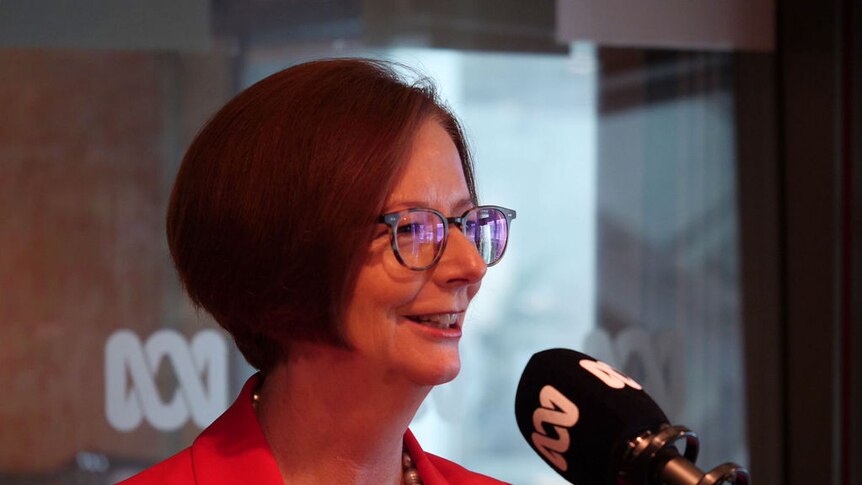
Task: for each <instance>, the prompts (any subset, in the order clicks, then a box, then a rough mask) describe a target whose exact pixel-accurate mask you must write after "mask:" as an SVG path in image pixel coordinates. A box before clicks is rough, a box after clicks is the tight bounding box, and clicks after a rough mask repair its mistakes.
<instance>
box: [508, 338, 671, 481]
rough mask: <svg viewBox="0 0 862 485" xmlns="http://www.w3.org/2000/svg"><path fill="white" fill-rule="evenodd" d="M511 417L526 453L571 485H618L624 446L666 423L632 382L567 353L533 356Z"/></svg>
mask: <svg viewBox="0 0 862 485" xmlns="http://www.w3.org/2000/svg"><path fill="white" fill-rule="evenodd" d="M515 417H516V418H517V421H518V428H519V429H520V430H521V434H523V435H524V438H525V439H526V440H527V442H528V443H529V444H530V446H532V447H533V449H535V450H536V452H537V453H538V454H539V455H540V456H541V457H542V458H543V459H544V460H545V461H546V462H547V463H548V464H549V465H551V467H552V468H554V469H555V470H557V472H558V473H560V475H562V476H563V478H565V479H566V480H568V481H569V482H571V483H574V484H577V485H603V484H607V485H616V483H617V471H618V469H619V466H620V459H621V458H622V456H623V454H624V452H625V447H626V446H627V443H628V441H629V440H631V439H634V438H635V437H637V436H638V435H640V434H641V433H643V432H644V431H652V432H656V431H658V430H659V429H660V427H661V426H662V425H664V424H667V423H668V420H667V417H665V415H664V413H663V412H662V411H661V409H660V408H659V407H658V405H657V404H656V403H655V402H654V401H653V400H652V398H650V397H649V395H647V393H646V392H644V391H643V389H642V388H641V386H640V385H639V384H638V383H637V382H635V381H634V380H633V379H631V378H629V377H627V376H625V375H624V374H622V373H620V372H619V371H617V370H615V369H613V368H612V367H610V366H609V365H607V364H605V363H603V362H599V361H597V360H596V359H594V358H592V357H590V356H588V355H586V354H582V353H580V352H576V351H574V350H569V349H551V350H545V351H542V352H539V353H536V354H534V355H533V357H532V358H531V359H530V361H529V362H528V363H527V367H526V368H525V369H524V373H523V375H521V381H520V383H519V384H518V391H517V394H516V397H515Z"/></svg>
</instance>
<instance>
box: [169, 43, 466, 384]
mask: <svg viewBox="0 0 862 485" xmlns="http://www.w3.org/2000/svg"><path fill="white" fill-rule="evenodd" d="M395 67H396V66H393V65H392V64H390V63H387V62H383V61H375V60H366V59H332V60H322V61H314V62H310V63H306V64H300V65H297V66H294V67H291V68H288V69H285V70H283V71H280V72H278V73H276V74H273V75H271V76H269V77H267V78H265V79H263V80H261V81H259V82H258V83H256V84H254V85H253V86H251V87H249V88H248V89H246V90H245V91H243V92H241V93H240V94H238V95H237V96H236V97H235V98H233V99H232V100H231V101H230V102H228V103H227V105H225V106H224V107H223V108H222V109H221V110H220V111H219V112H218V113H216V114H215V116H214V117H213V118H212V119H211V120H210V121H209V122H208V123H207V125H206V126H205V127H204V128H203V130H202V131H201V132H200V133H199V134H198V135H197V137H196V138H195V140H194V141H193V142H192V144H191V146H190V147H189V149H188V151H187V152H186V155H185V157H184V158H183V161H182V165H181V166H180V169H179V173H178V174H177V179H176V182H175V184H174V188H173V191H172V193H171V199H170V204H169V207H168V218H167V234H168V244H169V247H170V251H171V256H172V257H173V259H174V263H175V265H176V268H177V271H178V273H179V276H180V279H181V280H182V283H183V286H184V287H185V289H186V291H187V293H188V294H189V296H190V297H191V299H192V301H193V302H194V303H195V304H196V305H197V306H199V307H202V308H204V309H205V310H206V311H208V312H209V313H211V314H212V315H213V317H214V318H215V319H216V321H217V322H218V323H219V324H220V325H221V326H222V327H224V328H225V329H226V330H227V331H228V332H230V334H231V335H232V336H233V338H234V340H235V341H236V343H237V346H238V347H239V349H240V351H241V352H242V353H243V355H244V356H245V358H246V360H248V362H249V363H250V364H251V365H252V366H254V367H256V368H258V369H261V370H264V371H266V370H268V369H269V368H271V367H272V365H273V364H275V363H276V362H277V361H278V360H279V359H280V358H282V357H283V356H284V351H285V348H286V344H287V343H289V342H290V341H291V340H294V339H311V340H315V341H321V342H328V343H331V344H333V345H341V346H345V345H346V342H345V340H344V336H343V333H342V330H341V325H340V319H341V314H342V311H343V307H344V301H345V296H346V295H348V294H349V293H350V291H351V289H352V287H353V283H354V281H355V276H356V272H357V270H358V266H359V264H360V263H361V259H362V257H364V254H363V251H361V249H362V248H365V247H366V246H367V242H368V241H369V240H370V239H371V237H372V233H373V231H374V226H375V220H376V219H377V217H378V216H379V214H380V212H381V211H382V209H383V204H384V202H385V200H386V197H387V195H388V194H389V192H390V190H391V187H392V186H393V184H394V182H395V181H396V180H397V177H398V176H399V174H400V172H401V169H402V167H403V165H404V162H405V159H406V157H407V156H408V154H409V151H410V145H411V143H412V141H413V138H414V136H415V133H416V131H417V130H418V128H419V126H420V124H421V123H422V122H423V121H424V120H426V119H428V118H429V117H431V118H434V119H436V120H437V121H439V122H440V124H441V125H442V126H443V127H444V128H445V129H446V130H447V131H448V133H449V134H450V136H451V137H452V140H453V142H454V143H455V146H456V147H457V149H458V152H459V154H460V156H461V162H462V167H463V169H464V176H465V179H466V180H467V186H468V188H469V190H470V194H471V196H472V197H473V199H474V200H475V198H476V191H475V184H474V179H473V169H472V164H471V160H470V154H469V150H468V148H467V145H466V142H465V140H464V135H463V132H462V130H461V128H460V126H459V123H458V121H457V119H456V118H455V117H454V116H453V115H452V114H451V113H450V111H449V110H448V109H447V108H446V107H445V106H444V105H443V104H442V103H441V102H440V101H439V99H438V98H437V95H436V94H435V91H434V88H433V85H432V84H431V83H430V82H429V81H428V80H427V79H426V78H420V79H419V80H418V81H416V82H413V83H408V82H406V81H405V80H403V79H402V77H400V76H399V75H398V73H397V71H396V70H395Z"/></svg>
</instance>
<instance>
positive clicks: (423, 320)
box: [404, 313, 461, 329]
mask: <svg viewBox="0 0 862 485" xmlns="http://www.w3.org/2000/svg"><path fill="white" fill-rule="evenodd" d="M460 315H461V314H460V313H437V314H434V315H406V316H405V317H404V318H406V319H408V320H410V321H411V322H414V323H418V324H419V325H425V326H426V327H433V328H443V329H446V328H458V317H459V316H460Z"/></svg>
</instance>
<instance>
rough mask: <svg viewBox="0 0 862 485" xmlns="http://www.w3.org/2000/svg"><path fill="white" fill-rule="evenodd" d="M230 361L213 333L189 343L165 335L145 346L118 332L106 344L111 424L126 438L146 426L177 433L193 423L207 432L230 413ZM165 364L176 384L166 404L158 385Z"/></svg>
mask: <svg viewBox="0 0 862 485" xmlns="http://www.w3.org/2000/svg"><path fill="white" fill-rule="evenodd" d="M227 356H228V348H227V344H226V343H225V340H224V338H223V337H222V336H221V334H219V333H218V332H217V331H215V330H210V329H208V330H202V331H200V332H198V333H197V334H196V335H195V336H194V337H193V338H192V339H191V340H187V339H186V338H185V337H184V336H183V335H181V334H180V333H179V332H177V331H175V330H169V329H162V330H158V331H156V332H155V333H153V334H152V335H151V336H150V337H149V338H148V339H147V340H146V341H145V342H142V341H141V339H140V338H138V336H137V335H136V334H135V333H134V332H132V331H130V330H125V329H124V330H118V331H117V332H114V333H113V334H112V335H111V336H110V337H109V338H108V340H107V342H106V343H105V415H106V417H107V420H108V423H110V425H111V426H112V427H113V428H114V429H116V430H118V431H123V432H129V431H134V430H135V429H137V428H138V427H139V426H140V425H141V423H143V422H144V421H146V422H147V423H148V424H149V425H150V426H152V427H153V428H155V429H157V430H159V431H175V430H177V429H179V428H181V427H183V426H184V425H185V424H186V423H187V422H188V421H189V420H190V419H191V421H192V422H194V423H195V425H197V426H198V427H200V428H204V427H206V426H208V425H209V424H210V423H211V422H212V421H213V420H215V419H216V418H217V417H218V416H219V415H220V414H221V413H222V412H224V410H225V409H226V408H227ZM163 360H165V364H168V365H170V366H171V367H172V369H173V371H174V374H175V375H176V377H177V382H178V385H177V388H176V389H175V390H174V392H173V394H172V395H170V397H169V398H168V399H165V400H163V399H162V395H161V394H160V393H159V389H158V387H157V385H156V380H155V376H156V373H157V372H158V369H159V366H160V365H161V364H162V361H163Z"/></svg>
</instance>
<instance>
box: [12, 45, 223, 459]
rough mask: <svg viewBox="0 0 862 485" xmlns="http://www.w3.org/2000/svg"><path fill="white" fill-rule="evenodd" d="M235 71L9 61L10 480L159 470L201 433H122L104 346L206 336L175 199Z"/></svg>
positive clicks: (155, 62)
mask: <svg viewBox="0 0 862 485" xmlns="http://www.w3.org/2000/svg"><path fill="white" fill-rule="evenodd" d="M229 72H230V71H229V62H228V61H227V60H226V56H224V55H218V54H214V55H210V56H204V55H200V56H178V55H176V54H166V53H148V52H111V51H66V50H64V51H46V50H5V51H2V50H0V106H2V108H0V113H2V115H0V328H2V338H0V390H2V392H3V394H4V397H3V399H2V401H0V430H2V431H0V470H2V471H5V472H30V471H34V470H44V469H50V468H56V467H60V466H62V465H63V464H66V463H68V462H69V461H70V460H71V457H72V455H73V454H74V453H75V452H76V451H79V450H91V451H102V452H109V453H111V454H112V455H114V456H130V457H139V458H143V459H151V458H158V457H160V456H163V455H164V454H165V453H167V452H170V451H172V450H173V449H174V448H177V447H179V446H180V445H182V444H184V443H187V442H188V441H189V437H190V436H194V434H196V433H197V430H196V429H194V428H190V427H188V426H187V429H184V430H181V431H180V432H178V433H175V434H173V435H170V434H169V435H162V434H160V433H157V432H155V431H154V430H152V429H151V428H149V427H147V426H142V427H141V428H140V429H139V430H137V431H135V432H132V433H119V432H117V431H114V430H112V429H111V428H110V426H109V425H108V423H107V421H106V419H105V411H104V408H105V406H104V378H103V365H104V363H103V358H104V345H105V340H106V339H107V338H108V336H109V335H110V334H111V333H112V332H113V331H115V330H116V329H118V328H129V329H133V330H136V331H137V332H138V334H139V335H141V336H146V335H148V334H149V333H151V332H152V331H153V330H155V329H156V328H159V327H161V326H163V325H170V326H175V327H180V330H181V331H182V332H184V333H186V334H190V333H191V332H192V331H193V330H194V329H195V328H197V327H199V326H200V325H201V324H203V322H201V321H198V319H197V318H195V316H194V314H193V313H191V312H189V311H188V307H187V306H186V304H185V303H183V299H182V296H181V294H180V291H179V288H178V286H177V284H176V282H175V278H174V275H173V270H172V268H171V266H170V262H169V258H168V255H167V251H166V245H165V242H164V207H165V197H166V194H167V191H168V190H169V187H170V181H171V180H172V178H173V175H174V171H175V167H176V165H177V163H178V158H179V156H180V155H181V150H182V148H183V147H184V146H185V145H186V144H187V142H188V140H189V139H190V135H191V134H193V133H194V130H196V129H197V128H198V127H199V125H200V124H201V122H202V121H203V120H204V119H205V118H206V117H207V116H209V114H211V112H212V111H213V110H214V109H215V108H217V107H218V106H219V105H221V104H222V103H223V102H224V100H225V99H226V97H227V96H228V94H229V92H230V89H231V86H230V82H229V81H228V80H229ZM163 374H164V372H163ZM166 379H168V380H170V379H171V376H166Z"/></svg>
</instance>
